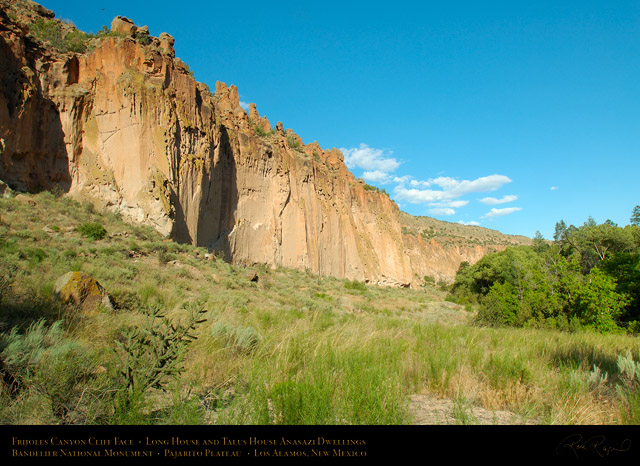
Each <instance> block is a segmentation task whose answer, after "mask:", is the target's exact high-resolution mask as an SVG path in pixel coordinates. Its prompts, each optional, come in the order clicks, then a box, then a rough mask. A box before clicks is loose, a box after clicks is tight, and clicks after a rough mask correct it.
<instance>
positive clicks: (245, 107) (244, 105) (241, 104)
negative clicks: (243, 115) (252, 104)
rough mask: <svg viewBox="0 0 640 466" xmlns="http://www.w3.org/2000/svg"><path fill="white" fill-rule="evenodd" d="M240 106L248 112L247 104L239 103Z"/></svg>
mask: <svg viewBox="0 0 640 466" xmlns="http://www.w3.org/2000/svg"><path fill="white" fill-rule="evenodd" d="M240 106H241V107H242V108H244V109H245V110H246V111H247V112H248V111H249V104H248V103H247V102H243V101H242V100H241V101H240Z"/></svg>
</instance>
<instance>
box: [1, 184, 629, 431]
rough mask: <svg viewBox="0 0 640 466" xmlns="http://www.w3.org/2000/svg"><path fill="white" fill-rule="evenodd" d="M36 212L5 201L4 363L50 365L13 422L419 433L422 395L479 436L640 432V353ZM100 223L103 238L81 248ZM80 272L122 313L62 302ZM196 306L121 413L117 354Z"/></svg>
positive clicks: (86, 219) (13, 406)
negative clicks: (153, 382) (518, 424)
mask: <svg viewBox="0 0 640 466" xmlns="http://www.w3.org/2000/svg"><path fill="white" fill-rule="evenodd" d="M32 198H33V200H34V201H35V202H36V205H35V206H30V205H28V204H25V203H22V202H20V201H19V200H16V199H14V198H3V199H0V212H1V213H2V217H1V218H2V223H0V265H1V267H0V339H1V340H0V341H2V342H4V343H2V344H1V345H3V346H1V345H0V351H5V350H6V351H8V352H7V353H2V354H3V356H2V358H3V359H2V360H3V364H5V365H7V364H8V362H7V361H8V360H11V361H13V359H10V355H11V354H16V353H17V352H16V351H14V350H10V349H6V348H9V346H10V343H11V342H15V341H19V340H20V339H21V338H22V339H23V340H22V341H27V340H28V339H29V338H31V337H30V335H32V334H34V335H40V337H39V338H40V340H38V342H39V343H37V344H35V346H30V348H32V347H33V348H36V349H37V351H36V353H37V352H38V351H42V354H44V355H45V356H44V357H41V358H40V359H38V358H36V357H34V358H32V360H33V363H32V364H26V365H25V364H23V363H20V364H18V363H13V362H12V363H11V364H13V365H12V366H11V367H12V368H13V369H12V372H11V373H12V374H13V377H14V378H15V379H19V380H20V383H21V384H22V387H23V388H22V389H20V390H19V391H18V392H16V391H15V390H14V391H13V392H12V389H11V387H10V384H9V385H7V382H6V381H5V383H4V385H3V387H2V389H1V390H0V398H1V400H0V420H2V422H5V423H8V424H19V423H119V424H126V423H136V424H157V423H180V424H193V423H207V422H212V423H216V422H217V423H236V424H242V423H251V424H410V423H411V422H412V413H411V411H410V409H409V403H408V399H409V396H410V395H411V394H416V393H417V394H421V393H422V394H429V395H431V396H434V397H436V398H437V397H441V398H447V399H450V400H453V401H454V413H453V415H454V418H455V419H456V422H458V423H460V424H470V423H474V422H477V419H476V418H475V416H474V415H473V411H472V408H473V407H474V406H479V407H483V408H485V409H489V410H503V409H506V410H510V411H512V412H514V413H515V414H517V415H518V416H520V417H522V418H524V419H526V420H529V421H531V422H534V423H540V424H625V423H626V424H637V423H638V419H639V416H640V414H639V413H640V407H639V400H640V396H639V395H638V393H639V392H640V390H639V389H638V384H639V382H638V381H637V376H636V374H635V372H634V373H633V377H632V376H631V375H630V367H631V366H630V362H629V358H631V360H633V361H634V364H635V363H636V362H637V361H640V342H639V341H638V339H637V337H633V336H629V335H601V334H597V333H590V332H586V331H576V332H573V333H569V332H560V331H555V330H544V329H504V328H483V327H478V326H474V325H471V322H472V320H473V316H474V314H473V312H469V311H466V310H464V308H463V307H461V306H457V305H454V304H451V303H445V302H444V298H445V296H446V291H441V290H439V289H438V288H437V287H425V288H423V289H421V290H412V289H397V288H385V287H375V286H366V285H365V284H364V283H362V282H359V281H355V280H343V279H342V280H341V279H336V278H331V277H319V276H315V275H313V274H310V273H308V272H303V271H295V270H290V269H285V268H276V269H271V268H269V267H259V268H257V271H258V275H259V277H260V279H259V281H258V282H257V283H255V282H251V281H249V280H248V279H247V278H246V277H247V274H246V270H245V269H243V268H242V267H238V266H234V265H231V264H228V263H226V262H224V261H222V260H220V259H217V260H213V261H210V260H205V259H204V251H203V250H202V248H195V247H192V246H189V245H181V244H175V243H173V242H170V241H165V240H164V239H163V238H161V237H160V236H159V235H158V234H157V233H156V232H155V231H153V230H152V229H150V228H148V227H143V226H130V225H127V224H125V223H123V222H122V220H121V219H120V218H119V216H117V215H114V214H112V213H108V212H104V211H101V210H100V209H98V208H94V209H91V208H87V207H86V205H85V206H83V205H82V204H80V203H77V202H75V201H73V200H71V199H69V198H67V197H64V196H59V195H55V194H53V193H46V192H43V193H40V194H37V195H34V196H32ZM88 223H92V224H99V225H101V226H103V227H104V229H105V230H106V231H108V232H109V235H108V236H107V235H105V236H102V237H101V238H89V237H85V236H83V235H82V233H81V232H80V231H78V226H79V225H83V224H88ZM53 225H55V226H56V227H57V228H56V229H53V228H52V226H53ZM159 254H164V255H165V257H164V258H165V259H168V257H170V258H171V260H160V258H159ZM70 270H82V271H83V272H86V273H89V274H90V275H92V276H94V277H95V278H96V279H97V280H98V281H99V282H100V283H101V284H102V285H103V286H104V287H105V289H106V290H107V292H108V293H109V294H110V295H111V297H112V299H113V301H114V305H115V310H113V311H107V310H101V311H99V312H96V313H93V314H82V313H81V312H80V311H79V310H78V309H75V308H73V307H66V306H63V305H61V304H60V303H57V302H56V301H54V300H53V297H52V291H53V284H54V283H55V281H56V280H57V278H58V277H60V276H61V275H64V274H65V273H67V272H68V271H70ZM194 302H200V303H202V304H203V306H204V308H205V309H207V313H206V315H205V317H206V319H207V321H206V322H204V323H202V325H200V326H198V327H197V328H195V329H194V330H193V331H192V334H193V336H194V340H193V341H192V343H191V344H190V345H189V346H188V348H187V349H186V351H185V353H184V359H183V365H182V366H181V370H180V371H178V372H176V374H175V376H174V377H172V378H170V379H168V380H167V382H166V383H165V384H164V386H163V387H161V388H157V387H156V388H147V389H145V390H144V391H143V392H144V393H143V394H141V395H140V396H139V397H138V398H136V396H133V395H137V394H133V395H131V394H130V395H129V399H128V401H127V403H123V402H122V401H123V400H122V399H121V400H120V401H121V402H118V403H116V402H114V401H117V400H118V398H117V397H119V396H120V397H122V396H124V395H123V391H122V386H121V379H120V378H119V376H118V374H119V373H120V371H121V367H122V362H121V359H120V358H118V357H117V354H118V353H117V348H118V346H117V344H115V342H116V341H122V338H123V335H124V333H123V332H124V331H125V330H126V329H127V328H131V327H132V326H140V325H144V322H145V319H146V317H145V316H146V314H145V312H144V309H145V308H146V306H148V305H159V306H161V307H162V309H163V312H164V313H165V315H166V317H167V319H169V322H172V323H175V324H176V325H177V324H178V323H179V322H183V321H184V319H185V318H186V317H187V314H186V311H185V310H184V308H183V307H184V305H185V304H189V303H194ZM48 332H53V333H55V338H54V336H53V333H52V334H51V337H47V336H46V335H48ZM163 332H165V333H166V332H168V330H166V328H165V330H163ZM36 340H37V339H36ZM21 344H24V343H21ZM38 348H39V349H38ZM30 351H31V350H30ZM32 352H33V351H32ZM628 352H630V353H629V354H630V356H628ZM24 353H25V354H26V353H27V352H26V351H25V352H24ZM29 354H31V353H29ZM34 354H35V353H34ZM120 354H122V353H120ZM53 355H57V356H56V357H55V358H54V359H55V363H53V362H52V361H53V359H52V356H53ZM619 358H627V359H624V361H627V362H625V363H623V366H620V365H619ZM625 364H626V365H625ZM621 367H625V368H626V369H624V370H623V369H622V368H621ZM635 367H636V366H635V365H634V368H635ZM634 370H635V369H634ZM61 374H65V375H64V376H62V377H61V376H59V375H61ZM79 393H83V396H82V397H79V396H78V394H79ZM114 397H115V398H114ZM114 405H115V406H119V407H120V408H119V409H117V410H114Z"/></svg>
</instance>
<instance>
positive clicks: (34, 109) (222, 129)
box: [0, 0, 489, 286]
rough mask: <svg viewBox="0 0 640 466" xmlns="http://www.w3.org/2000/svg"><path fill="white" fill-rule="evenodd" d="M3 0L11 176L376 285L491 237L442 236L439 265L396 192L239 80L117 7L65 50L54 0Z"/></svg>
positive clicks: (0, 146) (214, 243) (1, 53)
mask: <svg viewBox="0 0 640 466" xmlns="http://www.w3.org/2000/svg"><path fill="white" fill-rule="evenodd" d="M0 5H1V6H2V9H1V10H0V76H1V77H0V151H1V153H0V179H2V180H4V181H5V182H6V183H7V184H8V185H9V186H11V187H12V188H14V189H19V190H31V191H34V190H39V189H49V188H51V187H53V186H59V187H61V188H63V189H64V190H65V191H67V192H69V194H70V195H73V196H76V197H82V198H87V197H90V198H91V199H93V200H95V201H97V202H101V203H102V204H103V205H105V206H107V207H109V208H111V209H112V210H116V211H119V212H121V213H122V214H123V216H124V217H125V218H127V219H129V220H132V221H136V222H143V223H146V224H150V225H153V226H154V227H155V228H157V229H158V230H159V231H160V232H162V233H163V234H165V235H167V236H171V237H173V238H174V239H176V240H178V241H182V242H190V243H193V244H197V245H201V246H206V247H210V248H213V249H216V250H221V251H224V253H225V255H226V257H227V259H229V260H231V261H233V262H234V263H238V264H252V263H264V264H269V265H282V266H288V267H296V268H304V269H309V270H311V271H312V272H314V273H320V274H324V275H333V276H337V277H344V278H349V279H358V280H364V281H367V282H370V283H376V284H388V285H401V286H407V285H409V284H411V283H414V284H417V283H418V282H419V281H420V280H419V279H418V278H417V277H418V276H420V277H421V276H422V275H423V274H430V275H434V276H437V277H438V278H440V279H444V280H451V279H452V277H453V275H455V269H457V265H458V264H459V263H460V262H461V261H463V260H467V261H469V262H475V260H477V259H479V257H481V255H482V254H484V253H485V252H486V251H488V250H489V249H486V248H485V249H483V247H484V246H481V247H479V248H474V249H473V251H466V250H460V249H457V250H455V251H454V250H449V252H447V257H448V259H447V260H448V264H447V266H446V267H445V268H442V269H439V267H440V259H438V257H439V256H438V254H439V253H440V250H441V249H442V250H444V249H446V248H444V249H443V246H442V245H440V244H437V245H436V246H437V247H435V246H434V245H433V244H427V243H425V244H423V243H421V242H420V241H417V242H416V241H415V240H414V238H413V236H412V235H410V234H409V235H407V234H406V233H407V232H406V231H405V233H403V225H402V220H401V213H400V211H399V209H398V207H397V205H396V204H395V203H394V202H393V201H391V200H390V199H389V198H388V197H387V196H386V195H385V194H383V193H379V192H376V191H371V190H367V189H365V185H364V183H363V182H362V181H361V180H356V179H355V178H354V176H353V175H352V174H351V173H350V172H349V171H348V170H347V168H346V166H345V164H344V161H343V156H342V154H341V153H340V151H339V150H337V149H330V150H323V149H322V148H321V147H320V146H319V145H318V144H317V143H315V142H314V143H311V144H306V145H305V144H304V143H303V142H302V140H301V139H300V138H299V137H298V136H297V135H296V134H295V133H293V132H292V131H291V130H286V131H285V130H284V128H283V126H282V124H281V123H278V124H276V125H275V127H272V125H271V124H270V122H269V121H268V120H267V119H266V118H265V117H261V116H260V115H259V114H258V112H257V109H256V107H255V105H251V107H250V110H249V113H248V114H247V112H246V111H245V110H244V109H242V108H241V107H240V105H239V99H238V91H237V89H236V88H235V86H227V85H225V84H224V83H220V82H218V83H217V84H216V89H215V93H211V92H210V90H209V88H208V87H207V86H206V85H204V84H202V83H197V82H196V81H195V80H194V79H193V77H192V75H191V73H190V71H189V69H188V67H187V66H186V65H185V64H184V63H183V62H182V61H180V59H178V58H176V57H175V52H174V49H173V44H174V41H173V38H172V37H171V36H170V35H168V34H166V33H162V34H160V36H159V37H158V38H156V37H152V36H149V34H148V29H147V28H137V27H136V26H135V25H134V24H133V23H132V22H131V21H130V20H128V19H126V18H121V17H118V18H116V19H114V21H113V23H112V25H111V30H110V31H103V33H102V34H101V35H100V37H93V38H91V37H84V36H83V37H84V43H83V44H82V47H80V50H76V51H69V49H70V48H72V47H69V46H66V45H65V44H66V42H65V41H69V40H70V38H73V37H74V34H76V35H77V33H78V32H77V31H75V29H74V28H73V27H72V26H69V25H67V24H61V23H59V22H57V21H56V20H55V19H54V14H53V13H52V12H50V11H48V10H46V9H44V8H42V7H41V6H39V5H37V4H35V3H33V2H30V1H27V0H18V1H16V2H10V1H8V0H0ZM36 26H37V27H36ZM56 28H57V29H56ZM42 30H45V31H49V30H53V31H59V32H58V36H59V37H56V38H53V39H52V38H51V37H50V36H44V37H42V36H38V34H36V32H38V31H42ZM433 252H437V253H438V254H435V255H434V254H432V253H433ZM428 272H430V273H428Z"/></svg>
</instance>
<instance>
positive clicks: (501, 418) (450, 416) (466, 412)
mask: <svg viewBox="0 0 640 466" xmlns="http://www.w3.org/2000/svg"><path fill="white" fill-rule="evenodd" d="M409 400H410V404H409V410H410V411H411V415H412V417H413V424H415V425H456V424H457V425H462V424H472V425H517V424H535V422H533V421H532V420H525V419H522V418H521V417H519V416H517V415H516V414H514V413H512V412H509V411H490V410H488V409H484V408H481V407H479V406H473V405H471V404H470V403H468V402H464V401H453V400H448V399H439V398H435V397H432V396H429V395H411V396H410V397H409Z"/></svg>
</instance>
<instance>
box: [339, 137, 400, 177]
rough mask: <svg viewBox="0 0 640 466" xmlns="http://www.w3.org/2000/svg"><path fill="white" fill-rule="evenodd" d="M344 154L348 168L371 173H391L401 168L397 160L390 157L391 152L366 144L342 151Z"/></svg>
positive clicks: (342, 149)
mask: <svg viewBox="0 0 640 466" xmlns="http://www.w3.org/2000/svg"><path fill="white" fill-rule="evenodd" d="M340 150H341V151H342V153H343V154H344V163H345V164H346V165H347V168H349V169H350V170H353V169H354V168H361V169H363V170H365V171H367V172H369V173H373V172H376V171H377V172H380V173H387V174H388V173H391V172H393V171H394V170H395V169H396V168H398V167H399V166H400V162H398V161H397V160H396V159H395V158H393V157H390V156H391V154H392V153H391V152H389V151H385V150H382V149H374V148H373V147H369V146H367V145H366V144H364V143H362V144H360V147H357V148H351V149H345V148H341V149H340Z"/></svg>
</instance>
